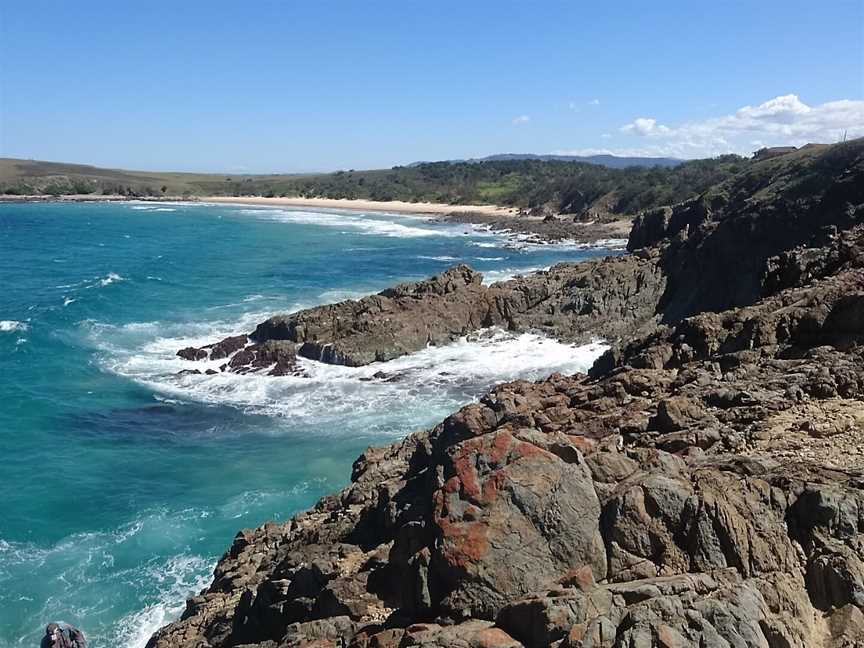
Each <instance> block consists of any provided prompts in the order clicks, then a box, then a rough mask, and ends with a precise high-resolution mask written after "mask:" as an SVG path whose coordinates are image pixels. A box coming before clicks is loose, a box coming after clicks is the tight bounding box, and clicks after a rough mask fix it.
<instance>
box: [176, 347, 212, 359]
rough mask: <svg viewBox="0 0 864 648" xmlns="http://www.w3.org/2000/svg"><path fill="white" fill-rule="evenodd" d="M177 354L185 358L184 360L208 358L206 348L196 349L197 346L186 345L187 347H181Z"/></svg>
mask: <svg viewBox="0 0 864 648" xmlns="http://www.w3.org/2000/svg"><path fill="white" fill-rule="evenodd" d="M177 355H178V356H180V357H181V358H183V359H184V360H206V359H207V351H206V350H205V349H196V348H195V347H186V348H185V349H180V350H179V351H178V352H177Z"/></svg>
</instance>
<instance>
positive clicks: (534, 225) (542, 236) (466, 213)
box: [0, 194, 632, 244]
mask: <svg viewBox="0 0 864 648" xmlns="http://www.w3.org/2000/svg"><path fill="white" fill-rule="evenodd" d="M3 202H9V203H23V202H58V203H87V202H152V203H192V204H200V203H212V204H220V205H247V206H253V207H289V208H304V207H305V208H309V209H340V210H348V211H361V212H379V213H393V214H404V215H413V216H418V217H421V216H428V217H430V218H431V219H433V220H434V221H436V222H439V223H449V224H457V223H462V224H468V225H478V226H485V227H486V228H487V229H488V230H489V231H491V232H495V233H498V234H503V235H509V236H522V237H527V238H528V239H529V240H530V241H532V242H535V243H574V244H582V243H591V242H595V241H603V240H610V239H614V240H621V239H627V238H628V237H629V235H630V229H631V227H632V221H631V220H630V219H627V218H619V219H615V220H613V221H610V222H606V223H598V222H579V221H575V220H573V219H572V218H569V217H567V216H558V217H553V218H551V219H548V220H547V219H545V218H542V217H538V216H528V215H524V214H522V215H520V214H519V211H518V210H517V209H516V208H512V207H501V206H500V205H450V204H445V203H429V202H417V203H410V202H404V201H400V200H391V201H375V200H354V199H331V198H281V197H280V198H265V197H262V196H141V197H130V196H122V195H107V196H106V195H93V194H75V195H64V196H43V195H28V196H14V195H4V196H0V203H3Z"/></svg>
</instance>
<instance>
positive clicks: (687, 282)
mask: <svg viewBox="0 0 864 648" xmlns="http://www.w3.org/2000/svg"><path fill="white" fill-rule="evenodd" d="M629 249H630V251H631V253H632V254H630V255H628V256H625V257H613V258H608V259H604V260H601V261H593V262H588V263H583V264H576V265H559V266H556V267H554V268H552V269H551V270H549V271H547V272H545V273H540V274H537V275H532V276H530V277H525V278H521V279H515V280H513V281H510V282H503V283H499V284H494V285H492V286H488V287H486V286H483V285H482V284H481V283H480V280H479V278H478V276H477V275H476V273H474V272H473V271H471V270H470V269H469V268H466V267H456V268H453V269H451V270H449V271H447V272H446V273H443V274H442V275H440V276H438V277H436V278H433V279H431V280H429V281H425V282H418V283H414V284H406V285H403V286H398V287H396V288H393V289H391V290H389V291H384V292H382V293H381V294H379V295H375V296H371V297H367V298H365V299H362V300H359V301H356V302H343V303H340V304H335V305H331V306H322V307H319V308H315V309H310V310H307V311H301V312H300V313H296V314H294V315H289V316H285V317H276V318H272V319H271V320H268V321H267V322H264V323H262V324H261V325H260V326H259V327H258V328H257V329H256V331H254V332H252V333H251V334H250V335H249V336H240V337H239V338H236V339H232V338H229V340H226V341H223V342H221V343H218V344H216V345H211V346H209V347H205V348H202V349H185V350H183V351H181V354H184V356H185V357H190V358H192V359H204V358H208V359H219V358H225V359H226V363H225V364H226V367H225V370H229V369H233V370H262V371H275V372H277V373H278V372H280V371H290V370H291V367H292V365H293V364H294V360H293V358H296V355H300V356H304V357H307V358H312V359H314V360H319V361H324V362H336V363H340V364H349V365H360V364H366V363H369V362H372V361H376V360H377V361H382V360H387V359H390V358H394V357H397V356H399V355H402V354H405V353H411V352H412V351H415V350H417V349H419V348H422V347H423V346H425V345H427V344H429V343H432V344H443V343H446V342H447V341H449V340H450V339H453V338H454V337H458V336H460V335H464V334H465V333H466V332H469V331H471V330H475V329H477V328H481V327H485V326H493V325H494V326H501V327H503V328H507V329H510V330H514V331H520V330H541V331H544V332H546V333H547V334H549V335H553V336H556V337H559V338H562V339H567V340H581V339H585V338H586V337H587V336H602V337H605V338H606V339H607V340H610V341H613V342H615V345H614V348H612V349H611V350H610V351H609V352H607V353H606V354H605V355H604V356H603V357H602V358H600V359H599V360H598V361H597V362H596V363H595V365H594V367H593V368H592V370H591V371H590V372H589V374H588V375H574V376H563V375H553V376H551V377H549V378H548V379H546V380H543V381H540V382H536V383H531V382H525V381H516V382H512V383H508V384H504V385H500V386H498V387H497V388H495V389H494V390H493V391H492V392H491V393H489V394H487V395H486V396H484V397H483V398H481V399H480V400H479V402H477V403H474V404H471V405H468V406H466V407H464V408H462V409H461V410H459V411H458V412H456V413H455V414H453V415H451V416H449V417H448V418H446V419H445V420H444V421H443V422H441V423H440V424H439V425H437V426H435V427H434V428H433V429H431V430H427V431H422V432H418V433H415V434H412V435H410V436H408V437H407V438H405V439H404V440H402V441H400V442H398V443H396V444H393V445H391V446H388V447H384V448H370V449H369V450H367V451H366V452H365V453H364V454H363V455H362V456H361V457H359V458H358V459H357V461H356V462H355V464H354V469H353V474H352V475H351V484H350V485H349V486H348V487H347V488H345V489H344V490H343V491H342V492H340V493H337V494H334V495H332V496H329V497H325V498H323V499H322V500H320V501H319V502H318V504H317V505H316V506H315V507H314V508H312V509H311V510H309V511H306V512H304V513H301V514H298V515H296V516H295V517H294V518H292V519H291V520H289V521H287V522H285V523H278V524H277V523H272V522H271V523H267V524H265V525H263V526H261V527H259V528H257V529H247V530H243V531H241V532H239V533H238V534H237V536H236V538H235V540H234V542H233V544H232V546H231V547H230V548H229V550H228V551H227V552H226V554H225V555H224V556H223V558H222V559H221V561H220V562H219V565H218V566H217V568H216V570H215V573H214V580H213V582H212V584H211V585H210V587H208V588H207V589H206V590H204V591H203V592H201V593H200V594H199V595H197V596H195V597H193V598H191V599H190V600H189V601H188V603H187V606H186V610H185V611H184V613H183V615H182V617H181V619H180V620H178V621H176V622H175V623H172V624H170V625H168V626H166V627H165V628H163V629H162V630H160V631H159V632H158V633H157V634H156V635H154V636H153V638H152V639H151V640H150V642H149V644H148V646H149V648H168V647H177V646H179V647H190V648H191V647H193V646H195V647H217V646H219V647H222V646H253V645H254V646H262V647H267V648H288V647H292V648H293V647H300V646H305V647H307V648H312V647H313V646H314V647H322V648H323V647H325V646H327V647H337V646H341V647H347V646H351V647H355V648H391V647H392V648H396V647H397V646H398V647H407V646H430V647H431V646H438V647H441V648H444V647H447V646H462V647H466V648H492V647H501V648H504V647H507V648H517V647H519V646H524V647H528V648H535V647H536V648H539V647H542V646H557V647H559V648H577V647H580V648H589V647H590V648H600V647H605V648H613V647H614V648H625V647H626V648H637V647H642V646H645V647H649V646H659V647H663V648H672V647H685V646H699V647H701V648H731V647H736V648H738V647H741V648H743V647H747V646H758V647H765V648H781V647H782V648H792V647H796V648H805V647H814V646H818V647H823V648H852V647H856V646H857V647H860V646H862V645H864V142H862V141H854V142H850V143H846V144H843V145H836V146H833V147H830V148H809V149H808V148H805V149H802V150H798V151H795V152H793V153H790V154H788V155H782V156H777V157H773V158H770V159H766V160H764V161H761V162H758V163H755V164H753V165H751V166H750V167H749V168H748V169H747V171H745V172H744V173H742V174H740V175H738V176H735V177H733V178H732V179H731V180H728V181H727V182H725V183H723V184H720V185H717V186H715V187H713V188H712V189H710V190H709V191H707V192H705V193H704V194H702V195H701V196H699V197H698V198H695V199H693V200H690V201H687V202H685V203H681V204H678V205H674V206H670V207H667V208H662V209H657V210H653V211H651V212H648V213H645V214H643V215H641V216H640V217H639V218H638V219H637V220H636V222H635V223H634V227H633V230H632V232H631V235H630V240H629ZM232 340H233V341H232ZM239 354H246V355H245V356H242V358H243V359H242V360H240V361H237V358H238V356H239ZM280 367H281V369H280Z"/></svg>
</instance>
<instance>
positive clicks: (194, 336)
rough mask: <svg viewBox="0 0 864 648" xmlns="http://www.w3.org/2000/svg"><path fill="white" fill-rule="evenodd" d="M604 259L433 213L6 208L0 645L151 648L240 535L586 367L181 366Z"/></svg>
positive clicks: (521, 344)
mask: <svg viewBox="0 0 864 648" xmlns="http://www.w3.org/2000/svg"><path fill="white" fill-rule="evenodd" d="M610 252H614V250H610V249H607V248H594V249H585V248H583V247H580V246H576V245H567V244H560V245H538V244H534V243H530V242H526V241H525V240H520V239H519V238H518V237H514V236H506V235H502V234H495V233H490V232H487V231H482V230H479V229H474V228H470V227H468V226H465V225H443V224H438V223H432V222H430V221H428V220H427V219H425V218H423V217H417V216H401V215H393V214H382V213H357V212H344V211H329V210H328V211H311V210H308V209H305V210H303V209H282V208H266V207H248V206H242V205H210V204H204V203H185V204H180V203H136V202H128V203H77V204H58V203H27V204H13V203H5V204H0V457H2V463H0V646H4V647H5V646H10V647H11V646H28V647H29V646H37V645H38V641H39V638H40V637H41V634H42V631H43V629H44V626H45V625H46V624H47V623H48V622H50V621H65V622H68V623H72V624H74V625H76V626H78V627H80V628H81V629H82V630H83V631H84V632H85V633H86V634H87V636H88V640H89V645H90V646H92V648H115V647H125V648H141V647H143V646H144V644H145V643H146V641H147V639H148V638H149V636H150V634H151V633H152V632H153V631H155V630H156V629H157V628H158V627H159V626H161V625H163V624H165V623H167V622H169V621H171V620H173V619H174V618H176V617H177V616H179V614H180V612H181V611H182V609H183V605H184V602H185V599H186V597H187V596H189V595H190V594H193V593H195V592H196V591H197V590H200V589H201V588H203V587H204V586H206V585H207V584H208V583H209V581H210V576H211V573H212V570H213V567H214V565H215V564H216V561H217V560H218V559H219V557H220V555H221V554H222V552H224V551H225V550H226V549H227V548H228V546H229V545H230V543H231V540H232V538H233V536H234V535H235V533H236V532H237V531H238V530H239V529H241V528H244V527H250V526H257V525H260V524H262V523H264V522H265V521H267V520H271V519H275V520H284V519H286V518H288V517H290V516H291V515H292V514H293V513H295V512H297V511H299V510H302V509H304V508H306V507H309V506H310V505H312V504H313V503H314V502H315V500H316V499H317V498H319V497H320V496H322V495H324V494H326V493H330V492H333V491H335V490H337V489H339V488H341V487H342V486H344V485H345V484H346V483H347V481H348V478H349V475H350V467H351V463H352V461H353V460H354V459H355V458H356V456H357V455H358V454H359V453H360V452H362V451H363V449H364V448H365V447H367V446H369V445H376V444H378V445H380V444H385V443H388V442H390V441H392V440H394V439H397V438H399V437H401V436H404V435H405V434H407V433H409V432H411V431H413V430H417V429H422V428H424V427H428V426H431V425H432V424H434V423H436V422H437V421H439V420H440V419H442V418H443V417H444V416H446V415H447V414H449V413H451V412H452V411H454V410H455V409H457V408H458V407H459V406H460V405H463V404H465V403H468V402H470V401H471V400H472V399H475V398H477V397H479V396H480V395H482V393H483V392H484V391H485V390H487V389H488V388H489V387H490V386H491V385H493V384H495V383H497V382H500V381H504V380H509V379H513V378H518V377H524V378H532V379H536V378H541V377H543V376H546V375H548V374H550V373H552V372H553V371H564V372H573V371H577V370H585V369H586V368H587V367H588V366H590V364H591V362H592V361H593V360H594V359H595V358H596V357H597V356H598V355H599V354H600V353H601V352H602V350H603V348H604V347H603V345H602V343H601V342H597V343H593V344H590V345H585V346H581V347H574V346H569V345H565V344H561V343H558V342H556V341H553V340H549V339H546V338H543V337H540V336H537V335H531V334H523V335H518V336H514V335H510V334H507V333H505V332H503V331H496V330H490V331H485V332H482V333H480V334H478V335H473V336H469V337H468V338H466V339H463V340H460V341H458V342H456V343H454V344H452V345H449V346H446V347H440V348H429V349H426V350H424V351H421V352H419V353H416V354H414V355H411V356H408V357H404V358H401V359H398V360H394V361H392V362H391V363H387V365H388V366H389V367H390V368H391V369H388V371H390V370H392V369H398V370H400V372H401V373H404V379H403V380H401V381H399V382H395V383H381V382H370V381H363V380H360V378H362V377H365V376H370V375H371V374H373V373H375V372H376V371H379V370H381V368H382V367H381V366H380V365H379V366H377V367H376V366H374V365H372V366H368V367H362V368H347V367H334V366H326V365H320V364H315V363H312V362H307V361H302V362H304V366H305V368H306V370H307V372H308V374H309V376H308V377H304V378H300V377H293V376H288V377H279V378H277V377H268V376H262V375H244V376H239V375H233V374H232V375H226V374H220V375H216V376H204V375H200V376H199V375H186V376H178V375H177V372H178V371H180V370H181V369H183V368H184V366H185V365H184V361H182V360H180V359H178V358H176V356H175V352H176V351H177V350H178V349H180V348H181V347H185V346H190V345H193V346H199V345H202V344H206V343H208V342H212V341H216V340H218V339H221V338H222V337H224V336H227V335H229V334H234V333H239V332H249V331H251V330H252V329H253V328H254V326H255V325H256V324H257V323H258V322H259V321H261V320H263V319H265V318H266V317H268V316H269V315H272V314H274V313H278V312H290V311H294V310H297V309H300V308H304V307H308V306H313V305H316V304H321V303H327V302H333V301H339V300H342V299H348V298H353V297H359V296H362V295H365V294H369V293H372V292H377V291H378V290H381V289H383V288H385V287H387V286H390V285H392V284H394V283H396V282H399V281H405V280H413V279H420V278H424V277H427V276H430V275H433V274H435V273H436V272H439V271H441V270H444V269H445V268H447V267H449V266H450V265H452V264H454V263H460V262H464V263H467V264H469V265H471V266H472V267H474V268H475V269H477V270H479V271H481V272H484V273H485V275H486V277H487V280H488V281H493V280H497V279H502V278H506V277H509V276H512V275H513V274H515V273H518V272H527V271H530V270H532V269H536V268H542V267H547V266H549V265H551V264H553V263H555V262H558V261H563V260H579V259H585V258H589V257H592V256H598V255H604V254H609V253H610Z"/></svg>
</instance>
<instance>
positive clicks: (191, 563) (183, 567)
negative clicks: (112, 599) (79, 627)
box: [111, 555, 212, 648]
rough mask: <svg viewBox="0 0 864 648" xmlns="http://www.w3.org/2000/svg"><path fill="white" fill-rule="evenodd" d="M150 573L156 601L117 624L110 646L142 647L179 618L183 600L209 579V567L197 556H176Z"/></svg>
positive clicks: (201, 587)
mask: <svg viewBox="0 0 864 648" xmlns="http://www.w3.org/2000/svg"><path fill="white" fill-rule="evenodd" d="M149 571H150V573H149V574H148V575H147V576H146V577H148V578H149V579H150V582H152V583H155V584H156V586H157V587H158V588H159V594H158V595H157V597H156V602H155V603H151V604H150V605H148V606H147V607H145V608H144V609H142V610H138V611H137V612H134V613H132V614H129V615H127V616H125V617H124V618H122V619H121V620H120V621H119V623H118V624H117V626H116V628H115V629H114V633H113V634H114V637H112V639H113V642H112V643H111V645H113V646H122V647H123V648H144V646H146V645H147V642H148V641H149V640H150V637H151V636H152V635H153V633H155V632H156V631H157V630H158V629H159V628H161V627H162V626H164V625H166V624H168V623H170V622H171V621H174V620H175V619H176V618H177V617H178V616H179V615H180V613H181V612H182V611H183V608H184V606H185V602H186V599H187V598H188V597H189V596H191V595H192V594H196V593H198V592H199V591H200V590H202V589H203V588H205V587H207V585H209V584H210V581H211V580H212V578H211V575H210V572H211V571H212V565H210V564H209V562H208V561H206V560H204V559H203V558H201V557H199V556H186V555H181V556H177V557H174V558H172V559H170V560H169V561H168V563H167V564H165V565H159V566H158V568H153V569H151V570H149Z"/></svg>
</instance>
